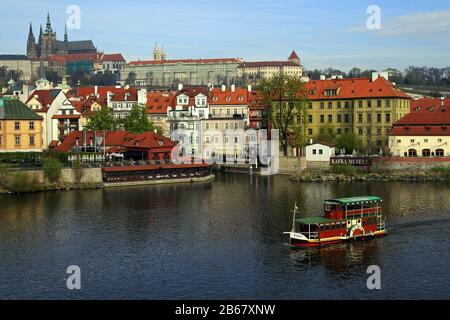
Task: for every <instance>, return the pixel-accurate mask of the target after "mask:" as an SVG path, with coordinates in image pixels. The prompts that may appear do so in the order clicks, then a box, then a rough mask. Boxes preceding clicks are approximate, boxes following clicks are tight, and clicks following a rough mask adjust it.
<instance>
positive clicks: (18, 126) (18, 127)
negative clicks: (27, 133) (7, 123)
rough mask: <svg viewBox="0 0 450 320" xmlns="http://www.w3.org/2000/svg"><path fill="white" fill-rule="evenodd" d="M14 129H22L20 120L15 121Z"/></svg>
mask: <svg viewBox="0 0 450 320" xmlns="http://www.w3.org/2000/svg"><path fill="white" fill-rule="evenodd" d="M14 130H16V131H18V130H20V122H19V121H16V122H14Z"/></svg>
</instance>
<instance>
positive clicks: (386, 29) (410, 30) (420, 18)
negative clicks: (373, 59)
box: [349, 10, 450, 39]
mask: <svg viewBox="0 0 450 320" xmlns="http://www.w3.org/2000/svg"><path fill="white" fill-rule="evenodd" d="M381 14H382V15H381V19H382V20H381V30H377V31H373V32H374V33H375V34H376V35H379V36H414V37H417V36H418V37H429V36H445V38H447V39H449V35H450V10H442V11H433V12H424V13H416V14H411V15H405V16H399V17H395V18H391V19H388V20H386V21H383V12H381ZM349 31H352V32H369V31H370V30H368V29H367V28H366V27H365V26H364V27H361V26H359V27H355V28H351V29H350V30H349ZM371 32H372V31H371Z"/></svg>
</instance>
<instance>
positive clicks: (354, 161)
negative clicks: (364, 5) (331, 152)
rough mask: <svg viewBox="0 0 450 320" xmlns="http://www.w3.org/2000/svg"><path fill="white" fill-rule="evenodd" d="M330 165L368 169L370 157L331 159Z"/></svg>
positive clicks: (370, 162)
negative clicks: (347, 165)
mask: <svg viewBox="0 0 450 320" xmlns="http://www.w3.org/2000/svg"><path fill="white" fill-rule="evenodd" d="M330 164H331V165H334V164H351V165H352V166H357V167H370V166H371V165H372V159H371V158H370V157H331V158H330Z"/></svg>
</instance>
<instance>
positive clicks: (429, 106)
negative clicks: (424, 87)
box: [411, 98, 450, 112]
mask: <svg viewBox="0 0 450 320" xmlns="http://www.w3.org/2000/svg"><path fill="white" fill-rule="evenodd" d="M439 111H445V112H450V98H445V99H440V98H422V99H418V100H415V99H413V100H411V112H439Z"/></svg>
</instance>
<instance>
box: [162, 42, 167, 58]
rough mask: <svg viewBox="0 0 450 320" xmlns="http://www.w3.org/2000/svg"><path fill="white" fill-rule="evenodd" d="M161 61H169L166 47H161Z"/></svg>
mask: <svg viewBox="0 0 450 320" xmlns="http://www.w3.org/2000/svg"><path fill="white" fill-rule="evenodd" d="M161 60H167V55H166V51H165V50H164V45H162V47H161Z"/></svg>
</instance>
